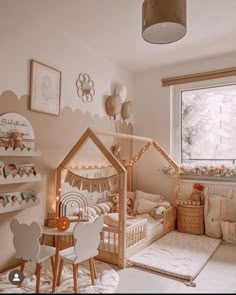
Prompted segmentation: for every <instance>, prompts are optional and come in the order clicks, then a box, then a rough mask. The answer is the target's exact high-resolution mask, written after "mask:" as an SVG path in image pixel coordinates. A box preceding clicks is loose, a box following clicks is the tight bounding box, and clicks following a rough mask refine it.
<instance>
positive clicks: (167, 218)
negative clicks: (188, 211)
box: [163, 206, 176, 230]
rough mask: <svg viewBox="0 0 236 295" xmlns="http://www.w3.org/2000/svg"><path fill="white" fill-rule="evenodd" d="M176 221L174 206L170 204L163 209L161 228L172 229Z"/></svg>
mask: <svg viewBox="0 0 236 295" xmlns="http://www.w3.org/2000/svg"><path fill="white" fill-rule="evenodd" d="M175 221H176V206H172V207H170V208H168V209H166V210H165V211H164V217H163V228H164V230H174V229H175Z"/></svg>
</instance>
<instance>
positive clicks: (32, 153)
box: [0, 147, 41, 157]
mask: <svg viewBox="0 0 236 295" xmlns="http://www.w3.org/2000/svg"><path fill="white" fill-rule="evenodd" d="M0 156H7V157H10V156H13V157H38V156H41V151H40V150H39V149H33V148H32V149H30V150H29V149H27V148H24V149H23V150H21V149H19V148H16V149H15V150H13V148H11V147H9V148H8V149H7V150H6V149H4V148H3V147H0Z"/></svg>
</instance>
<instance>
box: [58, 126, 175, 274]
mask: <svg viewBox="0 0 236 295" xmlns="http://www.w3.org/2000/svg"><path fill="white" fill-rule="evenodd" d="M96 134H100V135H107V136H113V137H121V138H126V139H131V140H138V141H144V142H146V144H145V145H144V146H143V148H142V149H141V150H140V151H139V152H138V153H137V154H136V155H135V156H134V157H133V158H132V159H131V160H129V161H127V162H126V163H125V165H123V164H121V163H120V162H119V161H118V160H117V159H116V158H115V157H114V155H113V154H112V153H111V152H110V151H109V150H108V149H107V148H106V147H105V146H104V145H103V143H102V142H101V141H100V139H99V138H98V137H97V136H96V135H95V132H93V131H92V130H91V129H87V130H86V131H85V133H84V134H83V135H82V136H81V138H80V139H79V140H78V142H77V143H76V144H75V145H74V147H73V148H72V149H71V151H70V152H69V153H68V154H67V156H66V157H65V159H64V160H63V161H62V162H61V164H60V165H59V166H58V167H57V170H56V200H57V203H56V213H57V216H59V207H60V197H61V176H62V170H63V169H65V168H66V166H67V164H68V163H69V162H70V161H71V160H72V159H73V158H74V157H75V155H76V154H77V153H78V152H79V151H80V149H81V148H82V146H83V145H84V144H85V143H86V141H87V140H88V139H91V140H92V141H93V143H94V144H95V145H96V146H97V148H98V149H99V150H100V151H101V152H102V153H103V155H104V156H105V157H106V159H107V160H108V161H109V162H110V163H111V164H112V166H113V167H114V168H115V170H116V171H117V174H119V196H120V197H119V226H118V228H113V227H107V226H104V227H103V230H102V232H101V243H100V246H99V249H98V250H99V252H98V256H97V259H99V260H102V261H105V262H109V263H113V264H116V265H118V266H120V267H121V268H124V267H126V266H127V259H128V258H129V257H130V256H132V255H134V254H135V253H136V252H138V251H140V250H141V249H143V248H144V247H146V246H147V245H149V244H151V243H152V242H154V241H155V240H157V239H158V238H160V237H162V236H164V235H165V234H166V233H168V232H170V231H171V230H174V229H175V220H176V204H177V202H178V200H179V198H180V177H179V166H178V165H177V164H176V163H175V162H174V161H173V160H172V159H171V157H170V156H169V155H168V154H167V153H166V152H165V151H164V150H163V149H162V148H161V147H160V146H159V144H158V143H157V142H155V141H153V140H152V139H150V138H144V137H137V136H132V135H127V134H119V133H106V132H96ZM150 147H153V148H154V149H155V150H157V152H159V153H160V155H161V156H162V157H164V158H165V159H166V160H167V161H168V163H169V164H170V165H171V166H172V167H173V168H174V174H173V176H175V195H176V203H175V204H174V205H173V206H172V207H170V208H168V209H167V210H165V212H164V219H163V230H162V231H161V232H160V233H158V234H157V235H155V236H153V237H151V238H147V224H146V220H140V221H137V222H136V223H135V224H132V225H130V226H126V217H127V216H126V215H127V212H126V204H127V201H126V200H127V191H132V167H133V165H134V164H135V163H136V162H137V161H138V160H139V159H140V158H141V156H142V155H143V154H144V153H145V152H146V150H148V149H149V148H150Z"/></svg>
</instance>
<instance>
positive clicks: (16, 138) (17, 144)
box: [9, 131, 25, 150]
mask: <svg viewBox="0 0 236 295" xmlns="http://www.w3.org/2000/svg"><path fill="white" fill-rule="evenodd" d="M9 139H10V140H12V143H13V144H12V146H13V149H16V148H20V149H21V150H22V149H23V148H24V147H25V145H24V144H23V142H22V141H23V138H22V133H20V132H19V131H12V132H11V133H10V135H9Z"/></svg>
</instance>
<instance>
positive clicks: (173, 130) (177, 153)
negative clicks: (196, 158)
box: [170, 76, 236, 164]
mask: <svg viewBox="0 0 236 295" xmlns="http://www.w3.org/2000/svg"><path fill="white" fill-rule="evenodd" d="M232 84H236V76H231V77H224V78H217V79H211V80H205V81H199V82H193V83H186V84H179V85H173V86H170V155H171V157H172V158H173V159H174V160H175V161H176V162H177V163H178V164H182V163H181V92H182V91H186V90H194V89H195V90H196V89H200V88H207V87H209V88H210V87H217V86H226V85H232Z"/></svg>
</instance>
